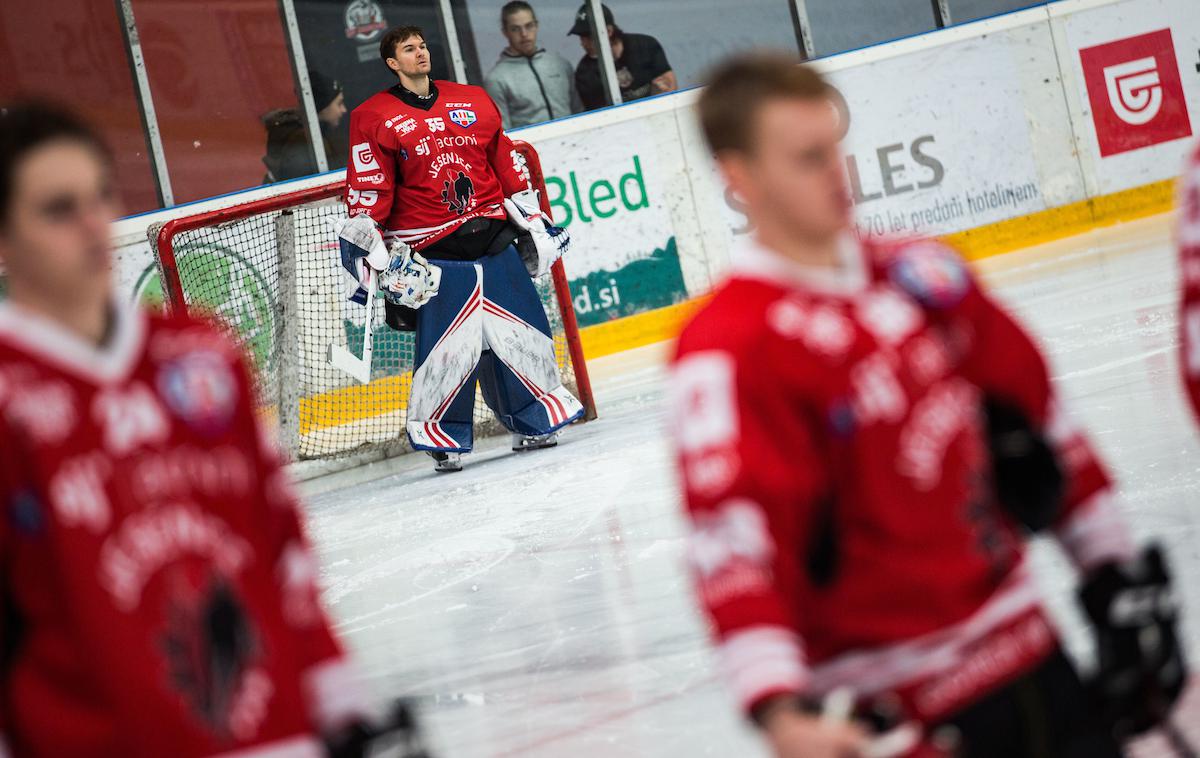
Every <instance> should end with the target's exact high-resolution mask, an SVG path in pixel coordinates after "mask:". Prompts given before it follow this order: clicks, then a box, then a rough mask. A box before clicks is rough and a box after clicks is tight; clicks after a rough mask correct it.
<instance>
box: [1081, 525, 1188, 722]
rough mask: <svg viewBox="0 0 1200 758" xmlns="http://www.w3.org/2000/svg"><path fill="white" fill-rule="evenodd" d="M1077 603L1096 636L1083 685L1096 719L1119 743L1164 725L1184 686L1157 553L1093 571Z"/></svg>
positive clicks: (1167, 584) (1175, 619)
mask: <svg viewBox="0 0 1200 758" xmlns="http://www.w3.org/2000/svg"><path fill="white" fill-rule="evenodd" d="M1080 600H1081V602H1082V603H1083V607H1084V610H1085V611H1086V612H1087V615H1088V617H1089V618H1090V619H1091V621H1092V624H1093V626H1094V628H1095V633H1096V647H1097V671H1096V674H1095V677H1094V679H1093V681H1092V682H1091V686H1092V690H1093V695H1094V697H1095V698H1096V704H1097V708H1098V710H1099V712H1100V713H1101V714H1102V715H1103V717H1104V719H1105V721H1106V722H1107V723H1109V724H1112V727H1113V731H1114V734H1115V735H1116V736H1117V737H1118V738H1121V739H1124V738H1128V737H1130V736H1133V735H1137V734H1141V733H1142V732H1145V731H1148V730H1150V729H1153V728H1154V727H1156V726H1158V725H1160V724H1162V723H1163V722H1165V721H1166V719H1167V717H1168V716H1169V714H1170V711H1171V707H1172V706H1173V705H1174V704H1175V701H1176V700H1177V699H1178V698H1179V695H1180V693H1181V692H1182V691H1183V688H1184V685H1185V683H1186V680H1187V666H1186V665H1185V663H1184V659H1183V651H1182V649H1181V648H1180V644H1179V636H1178V623H1179V608H1178V605H1177V602H1176V599H1175V596H1174V593H1173V591H1172V587H1171V577H1170V574H1169V573H1168V571H1167V565H1166V561H1165V560H1164V558H1163V554H1162V549H1161V548H1160V547H1159V546H1157V545H1154V546H1151V547H1149V548H1148V549H1146V550H1145V551H1144V552H1143V553H1142V554H1141V555H1140V556H1138V557H1137V558H1136V559H1134V560H1132V561H1129V562H1127V563H1123V564H1117V563H1107V564H1105V565H1103V566H1101V567H1100V568H1098V569H1096V570H1095V571H1093V572H1092V573H1091V574H1090V575H1089V576H1088V578H1087V581H1086V582H1085V583H1084V585H1083V588H1082V589H1081V590H1080Z"/></svg>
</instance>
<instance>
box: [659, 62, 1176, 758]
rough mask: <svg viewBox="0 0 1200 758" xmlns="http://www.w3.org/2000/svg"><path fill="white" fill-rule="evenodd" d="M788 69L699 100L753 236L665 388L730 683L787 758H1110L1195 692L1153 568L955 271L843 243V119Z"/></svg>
mask: <svg viewBox="0 0 1200 758" xmlns="http://www.w3.org/2000/svg"><path fill="white" fill-rule="evenodd" d="M796 63H797V61H795V60H794V59H791V58H788V57H762V58H745V59H740V60H737V61H734V62H731V63H729V64H728V65H726V66H725V67H723V68H722V69H721V70H720V71H719V72H718V73H716V74H715V76H714V78H713V79H712V82H711V84H710V85H709V86H708V88H707V89H706V90H705V91H704V92H703V94H702V95H701V97H700V102H699V114H700V121H701V124H702V127H703V130H704V133H705V135H706V137H707V139H708V141H709V144H710V146H711V148H712V150H713V152H714V154H715V155H716V159H717V162H718V164H719V166H720V169H721V171H722V173H723V175H724V177H725V179H726V180H727V182H728V184H729V186H730V189H731V190H732V191H733V192H734V193H736V195H737V196H738V197H739V199H740V201H741V202H742V204H743V205H744V206H745V207H746V213H747V215H748V216H749V220H750V222H751V224H752V225H753V229H754V231H753V232H752V234H751V237H750V238H749V239H748V240H747V242H746V244H745V245H744V246H743V247H742V249H740V250H738V251H736V253H735V255H734V258H733V271H732V273H731V275H730V277H729V279H728V280H727V281H726V282H725V283H723V284H722V285H720V286H719V287H718V288H717V290H716V293H715V295H714V297H713V299H712V300H711V302H710V303H709V304H707V305H706V306H705V307H704V308H703V309H702V310H701V311H700V312H699V313H698V314H697V315H696V316H695V318H694V319H693V320H692V321H691V323H689V324H688V325H687V327H686V328H685V329H684V331H683V333H682V336H681V337H680V339H679V343H678V348H677V355H676V357H675V359H674V362H673V371H672V374H671V378H670V380H669V383H668V386H669V388H670V390H669V393H670V395H671V397H672V401H673V404H672V411H671V418H672V419H673V423H674V425H675V428H674V431H673V436H674V440H675V444H676V446H677V451H678V458H679V464H680V470H681V473H682V480H683V483H684V487H685V498H686V503H687V507H688V510H689V513H690V517H691V535H690V540H689V545H688V559H689V562H690V564H691V566H692V568H693V569H694V573H695V577H696V581H697V584H698V589H699V593H700V595H701V598H702V602H703V605H704V607H705V608H706V609H707V612H708V614H709V615H710V617H711V619H712V622H713V625H714V627H715V631H716V635H717V642H718V650H719V656H720V659H721V664H722V668H723V670H724V671H725V673H726V675H727V678H728V681H729V683H730V685H731V687H732V689H733V691H734V693H735V694H736V696H737V698H738V699H739V701H740V702H741V704H742V706H743V707H744V708H745V710H746V712H747V713H748V714H749V715H750V716H752V717H753V719H754V720H755V721H756V722H757V723H758V724H759V725H760V726H761V727H762V729H763V730H765V734H766V737H767V739H768V740H769V742H770V744H771V746H772V747H773V749H774V752H775V754H776V755H778V756H788V757H789V758H801V757H803V758H832V757H834V756H837V757H838V758H843V757H845V756H866V755H872V756H879V755H885V754H886V755H910V756H915V755H939V754H942V755H957V756H970V757H971V758H978V757H979V756H984V757H986V758H991V757H993V756H994V757H995V758H1022V757H1024V756H1055V757H1056V758H1105V757H1109V756H1111V757H1114V758H1115V756H1118V755H1120V754H1121V752H1120V750H1121V749H1120V743H1121V741H1122V740H1124V739H1126V738H1127V737H1128V736H1130V735H1132V734H1135V733H1138V732H1141V731H1144V730H1146V729H1149V728H1151V727H1153V726H1154V725H1156V724H1158V723H1160V722H1161V721H1162V720H1163V719H1164V718H1165V717H1166V715H1167V713H1168V711H1169V710H1170V708H1171V706H1172V704H1173V703H1174V701H1175V699H1176V698H1177V696H1178V694H1179V692H1180V689H1181V688H1182V685H1183V682H1184V680H1185V673H1186V672H1185V668H1184V664H1183V660H1182V656H1181V653H1180V649H1179V642H1178V640H1177V637H1176V623H1177V619H1176V615H1177V611H1176V608H1175V605H1174V602H1173V600H1172V595H1171V582H1170V579H1169V576H1168V573H1167V568H1166V566H1165V564H1164V562H1163V558H1162V555H1161V554H1160V553H1159V552H1158V551H1157V550H1155V549H1151V550H1148V551H1145V552H1139V551H1137V550H1135V548H1134V546H1133V544H1132V542H1131V538H1130V536H1129V533H1128V531H1127V530H1126V528H1125V526H1124V524H1123V523H1122V520H1121V517H1120V515H1119V512H1118V509H1117V508H1116V507H1115V497H1116V496H1115V494H1114V493H1113V491H1112V488H1111V486H1110V484H1109V480H1108V477H1107V475H1106V474H1105V471H1104V468H1103V466H1102V464H1101V463H1100V461H1099V460H1098V459H1097V458H1096V456H1095V454H1094V452H1093V451H1092V449H1091V447H1090V446H1089V444H1088V442H1087V441H1086V440H1085V438H1084V437H1083V435H1082V434H1081V433H1080V432H1079V431H1078V430H1077V429H1075V428H1074V427H1073V425H1072V423H1071V419H1070V418H1069V417H1068V416H1067V415H1065V414H1064V413H1063V411H1062V409H1061V408H1060V406H1059V405H1058V403H1057V402H1056V400H1055V395H1054V391H1053V387H1052V386H1051V382H1050V379H1049V376H1048V374H1047V369H1046V365H1045V363H1044V361H1043V359H1042V357H1041V355H1040V354H1039V352H1038V350H1037V348H1036V347H1035V346H1034V344H1033V343H1032V341H1031V340H1030V338H1029V337H1028V336H1027V335H1026V333H1025V332H1024V330H1022V328H1021V327H1020V326H1018V325H1017V324H1016V323H1015V322H1014V321H1013V320H1012V318H1010V317H1009V316H1008V314H1006V313H1005V311H1004V310H1003V309H1001V308H1000V307H999V306H998V305H996V304H995V303H994V302H993V301H992V300H991V299H990V298H989V296H988V295H987V293H986V292H984V290H983V289H982V288H981V287H980V286H979V285H978V284H977V283H976V281H975V280H974V279H973V277H972V275H971V273H970V272H969V270H968V269H967V267H966V266H965V265H964V263H963V261H962V260H961V258H960V257H959V256H958V255H957V254H955V252H954V251H952V250H950V249H949V248H947V247H945V246H944V245H943V244H941V243H939V242H937V241H934V240H927V239H926V240H922V239H916V240H910V241H886V240H879V239H870V238H861V239H860V238H859V237H858V236H857V235H856V234H855V232H854V227H853V222H852V206H851V201H850V199H849V198H850V193H849V192H848V190H847V181H846V178H845V174H844V159H843V157H842V154H841V152H840V149H839V145H838V140H839V136H840V134H841V129H840V128H839V117H840V113H839V111H838V109H837V108H835V107H834V106H833V105H832V102H833V96H832V92H831V90H830V88H829V86H828V85H827V84H826V83H825V82H824V81H823V80H822V79H821V78H820V76H819V75H818V74H816V73H815V72H814V71H813V70H812V69H810V68H807V67H803V66H799V65H796ZM1043 530H1045V531H1048V532H1051V533H1053V534H1054V535H1055V536H1056V537H1057V539H1058V541H1059V542H1060V544H1061V545H1062V546H1063V548H1065V551H1066V553H1067V554H1068V555H1069V556H1070V558H1071V559H1072V561H1073V563H1074V565H1075V567H1076V568H1077V569H1078V570H1079V571H1080V573H1081V575H1082V589H1081V591H1080V599H1081V601H1082V605H1083V607H1084V609H1085V611H1086V613H1087V615H1088V617H1089V618H1090V620H1091V624H1092V627H1093V629H1094V632H1095V635H1096V639H1097V642H1098V648H1099V665H1098V671H1097V674H1096V676H1095V679H1094V681H1093V682H1091V683H1090V684H1088V685H1085V684H1084V683H1083V682H1082V681H1081V680H1080V678H1079V677H1078V676H1077V674H1076V672H1075V669H1074V668H1073V666H1072V664H1071V663H1070V662H1069V661H1068V659H1067V658H1066V657H1065V656H1064V654H1063V652H1062V651H1061V649H1060V645H1059V641H1058V637H1057V635H1056V633H1055V631H1054V629H1053V628H1052V627H1051V624H1050V621H1049V620H1048V618H1047V615H1046V613H1045V611H1044V610H1043V608H1042V605H1041V603H1040V601H1039V599H1038V596H1037V592H1036V590H1035V587H1034V584H1033V581H1032V580H1031V577H1030V574H1029V570H1028V568H1027V566H1026V563H1025V560H1024V554H1025V543H1026V540H1027V536H1028V535H1029V534H1030V533H1033V532H1038V531H1043ZM839 700H840V701H849V702H850V703H852V705H850V706H845V705H843V706H841V707H838V708H833V709H832V711H833V713H835V714H836V713H838V712H851V713H853V714H854V715H855V718H853V719H849V720H838V719H837V718H834V717H831V716H830V715H829V710H830V709H829V706H828V705H827V704H828V703H829V702H830V701H834V702H836V701H839ZM823 714H824V715H823ZM885 727H886V729H885V730H884V731H885V732H886V734H887V739H888V741H891V742H892V743H893V744H892V745H891V746H890V747H889V748H887V749H885V748H884V746H883V745H881V744H879V743H877V742H876V739H877V736H876V735H877V734H878V733H879V731H878V730H879V729H883V728H885ZM905 733H907V736H908V741H907V743H906V742H904V740H903V739H894V738H897V737H901V738H902V737H904V735H905Z"/></svg>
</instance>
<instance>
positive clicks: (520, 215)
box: [504, 189, 571, 279]
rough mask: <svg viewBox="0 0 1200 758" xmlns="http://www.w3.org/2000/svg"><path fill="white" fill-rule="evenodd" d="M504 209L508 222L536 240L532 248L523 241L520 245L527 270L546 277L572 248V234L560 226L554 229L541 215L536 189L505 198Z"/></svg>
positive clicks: (547, 218) (548, 220) (533, 274)
mask: <svg viewBox="0 0 1200 758" xmlns="http://www.w3.org/2000/svg"><path fill="white" fill-rule="evenodd" d="M504 209H505V210H506V211H507V212H508V218H509V220H510V221H512V223H513V224H514V225H516V226H517V227H518V228H520V229H521V230H522V231H524V232H526V233H528V234H529V236H530V237H531V238H532V239H533V245H532V249H529V247H530V246H529V245H522V244H521V243H520V241H518V243H517V249H518V250H519V251H520V253H521V260H522V261H523V262H524V263H525V270H526V271H528V272H529V275H530V276H531V277H533V278H534V279H536V278H538V277H540V276H545V274H546V272H548V271H549V270H550V267H551V266H553V265H554V262H555V261H557V260H558V259H559V258H561V257H562V256H563V253H565V252H566V251H567V250H568V249H569V248H570V247H571V235H570V234H568V233H567V230H566V229H563V228H562V227H561V226H555V225H554V222H553V221H552V220H551V219H550V217H549V216H547V215H546V214H545V213H543V212H542V204H541V200H540V195H539V194H538V191H537V190H532V189H531V190H524V191H522V192H518V193H516V194H515V195H513V196H512V197H507V198H505V199H504Z"/></svg>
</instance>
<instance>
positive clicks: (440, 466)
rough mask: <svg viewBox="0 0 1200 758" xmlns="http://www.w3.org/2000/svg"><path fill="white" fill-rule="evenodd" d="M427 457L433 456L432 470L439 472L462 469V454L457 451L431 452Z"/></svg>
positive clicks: (448, 472) (447, 472)
mask: <svg viewBox="0 0 1200 758" xmlns="http://www.w3.org/2000/svg"><path fill="white" fill-rule="evenodd" d="M429 457H430V458H433V470H434V471H436V472H438V473H439V474H450V473H453V472H455V471H462V456H461V455H460V454H459V453H442V452H436V453H434V452H431V453H430V454H429Z"/></svg>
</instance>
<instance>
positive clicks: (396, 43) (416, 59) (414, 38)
mask: <svg viewBox="0 0 1200 758" xmlns="http://www.w3.org/2000/svg"><path fill="white" fill-rule="evenodd" d="M379 57H380V58H382V59H383V63H384V65H386V66H387V67H388V69H389V70H391V72H392V73H393V74H396V75H397V76H399V77H400V78H401V81H403V80H404V79H405V78H406V77H407V78H409V79H418V78H421V77H425V76H429V72H430V71H431V70H432V68H433V63H432V62H431V59H430V57H429V46H428V45H426V44H425V32H424V31H423V30H422V29H421V27H419V26H397V27H393V28H391V29H389V30H388V31H387V34H384V35H383V39H382V40H380V41H379Z"/></svg>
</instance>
